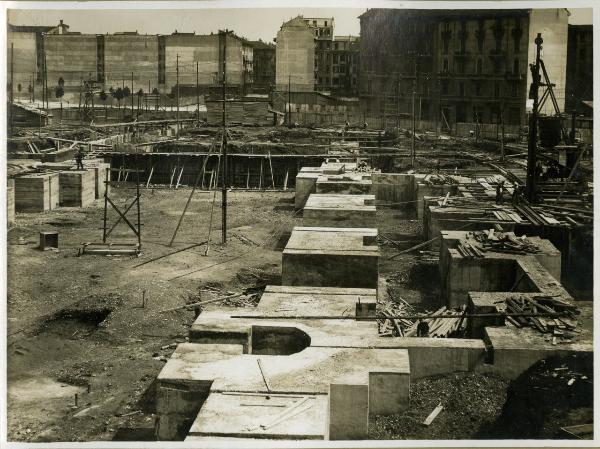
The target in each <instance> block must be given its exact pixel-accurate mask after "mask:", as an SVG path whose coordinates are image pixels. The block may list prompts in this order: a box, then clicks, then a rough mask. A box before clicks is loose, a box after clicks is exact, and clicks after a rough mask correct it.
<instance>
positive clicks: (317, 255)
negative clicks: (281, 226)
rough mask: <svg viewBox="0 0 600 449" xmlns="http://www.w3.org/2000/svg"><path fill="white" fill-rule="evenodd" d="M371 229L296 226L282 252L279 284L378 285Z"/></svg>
mask: <svg viewBox="0 0 600 449" xmlns="http://www.w3.org/2000/svg"><path fill="white" fill-rule="evenodd" d="M376 237H377V230H376V229H372V228H321V227H295V228H294V229H293V231H292V235H291V237H290V239H289V241H288V244H287V245H286V247H285V249H284V251H283V263H282V284H284V285H310V286H322V287H349V288H377V278H378V271H379V268H378V266H379V248H378V247H377V243H376Z"/></svg>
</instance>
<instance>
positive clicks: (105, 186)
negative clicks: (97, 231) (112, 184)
mask: <svg viewBox="0 0 600 449" xmlns="http://www.w3.org/2000/svg"><path fill="white" fill-rule="evenodd" d="M109 177H110V168H109V167H107V168H106V175H105V177H104V219H103V225H102V243H106V218H107V214H108V180H109Z"/></svg>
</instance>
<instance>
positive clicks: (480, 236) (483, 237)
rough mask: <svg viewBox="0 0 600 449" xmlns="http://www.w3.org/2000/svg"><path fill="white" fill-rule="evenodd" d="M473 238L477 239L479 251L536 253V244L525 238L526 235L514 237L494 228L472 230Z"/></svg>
mask: <svg viewBox="0 0 600 449" xmlns="http://www.w3.org/2000/svg"><path fill="white" fill-rule="evenodd" d="M472 235H473V238H474V239H475V240H476V241H477V243H478V245H479V248H478V249H480V250H481V251H483V252H485V251H488V250H489V251H495V252H499V253H510V254H531V253H538V252H539V248H538V247H537V245H535V244H534V243H532V242H531V241H530V240H528V239H527V237H526V236H522V237H516V236H515V235H513V234H512V233H503V232H496V231H495V230H494V229H489V230H488V231H473V232H472Z"/></svg>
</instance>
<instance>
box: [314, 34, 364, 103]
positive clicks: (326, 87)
mask: <svg viewBox="0 0 600 449" xmlns="http://www.w3.org/2000/svg"><path fill="white" fill-rule="evenodd" d="M320 43H322V42H317V44H320ZM328 44H329V45H328V48H323V49H319V48H317V51H316V58H317V59H318V60H319V69H318V70H317V71H316V73H315V77H316V79H315V81H316V85H317V90H323V91H330V92H332V93H334V94H340V95H355V94H357V93H358V68H359V58H360V56H359V55H360V52H359V50H360V47H359V38H358V37H356V36H335V37H334V39H333V40H332V41H329V42H328Z"/></svg>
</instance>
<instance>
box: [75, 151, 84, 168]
mask: <svg viewBox="0 0 600 449" xmlns="http://www.w3.org/2000/svg"><path fill="white" fill-rule="evenodd" d="M75 163H76V164H77V170H83V150H82V149H81V147H79V150H77V153H75Z"/></svg>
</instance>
